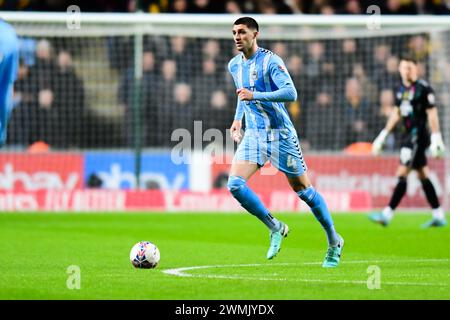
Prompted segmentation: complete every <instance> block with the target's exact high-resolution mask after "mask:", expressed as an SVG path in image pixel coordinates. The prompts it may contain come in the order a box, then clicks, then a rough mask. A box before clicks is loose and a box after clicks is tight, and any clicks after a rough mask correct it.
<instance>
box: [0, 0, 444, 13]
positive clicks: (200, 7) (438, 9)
mask: <svg viewBox="0 0 450 320" xmlns="http://www.w3.org/2000/svg"><path fill="white" fill-rule="evenodd" d="M72 4H73V1H69V0H25V1H15V0H4V1H0V10H29V11H66V9H67V7H69V6H70V5H72ZM370 5H377V6H379V7H380V9H381V13H382V14H449V13H450V2H449V1H447V0H387V1H381V0H359V1H358V0H349V1H346V0H119V1H117V0H92V1H86V2H84V3H81V4H79V7H80V9H81V11H83V12H134V11H136V10H142V11H144V12H149V13H163V12H164V13H232V14H242V13H252V14H255V13H261V14H293V13H294V14H298V13H303V14H364V13H366V8H367V7H368V6H370Z"/></svg>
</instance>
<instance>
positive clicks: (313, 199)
mask: <svg viewBox="0 0 450 320" xmlns="http://www.w3.org/2000/svg"><path fill="white" fill-rule="evenodd" d="M297 195H298V196H299V197H300V199H302V200H303V201H305V203H306V204H307V205H308V206H310V207H314V206H316V204H317V201H318V200H320V194H319V193H317V191H316V189H315V188H314V187H313V186H309V187H308V188H306V189H303V190H301V191H298V192H297Z"/></svg>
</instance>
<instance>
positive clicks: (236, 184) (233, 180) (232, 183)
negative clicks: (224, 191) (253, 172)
mask: <svg viewBox="0 0 450 320" xmlns="http://www.w3.org/2000/svg"><path fill="white" fill-rule="evenodd" d="M246 183H247V182H246V181H245V179H244V178H242V177H239V176H229V177H228V183H227V187H228V190H229V191H230V192H231V194H232V195H233V196H234V197H236V196H238V195H239V193H240V191H241V190H242V189H243V188H244V187H245V185H246Z"/></svg>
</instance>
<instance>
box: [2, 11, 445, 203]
mask: <svg viewBox="0 0 450 320" xmlns="http://www.w3.org/2000/svg"><path fill="white" fill-rule="evenodd" d="M0 17H1V18H3V19H5V20H6V21H9V22H10V23H11V24H12V25H13V26H14V27H15V28H16V30H17V33H18V35H19V36H20V70H19V77H18V81H17V82H16V85H15V95H14V109H13V112H12V116H11V119H10V123H9V132H8V142H7V146H6V147H5V148H4V149H2V151H1V152H2V153H1V154H0V209H1V210H8V209H10V210H16V209H17V210H20V209H24V208H25V209H35V208H38V209H44V210H59V209H61V210H72V209H73V210H78V209H80V210H83V209H86V208H87V209H91V208H94V209H95V208H103V209H104V208H106V209H111V210H114V209H117V208H120V209H127V208H131V209H133V208H134V209H139V208H141V207H140V205H142V208H147V207H146V205H148V207H151V203H153V202H152V201H153V200H148V198H145V197H143V196H142V195H140V194H141V193H142V192H145V191H148V190H150V191H151V192H153V193H151V194H153V195H154V194H156V193H155V192H156V191H158V192H161V191H162V193H163V195H162V196H152V197H150V198H151V199H153V198H154V197H156V198H158V199H159V200H158V201H156V202H155V203H157V204H155V205H154V206H155V207H157V208H158V209H167V210H171V209H173V210H176V209H177V208H178V209H179V210H183V209H186V210H189V209H192V210H198V209H199V208H200V209H201V208H207V209H211V210H232V209H236V207H235V206H234V204H232V202H233V201H234V199H231V200H230V199H229V198H224V197H227V196H226V195H221V196H220V197H219V196H218V198H214V197H212V196H211V194H216V193H218V194H221V192H222V191H224V190H226V179H227V172H228V169H229V165H230V159H231V158H232V156H233V151H234V150H235V148H236V146H233V145H232V144H231V143H230V141H229V138H227V137H228V133H227V132H226V130H227V128H229V126H230V125H231V122H232V120H233V116H234V112H235V107H236V93H235V87H234V83H233V81H232V79H231V77H230V75H229V73H228V71H227V64H228V61H229V60H230V59H231V58H232V57H233V56H234V55H236V54H237V52H236V50H235V49H234V44H233V40H232V34H231V27H232V24H233V22H234V20H235V19H236V18H237V17H235V16H228V15H182V16H180V15H170V14H161V15H145V14H87V13H86V14H85V13H81V14H80V15H79V16H78V17H77V18H76V19H75V18H74V17H73V16H70V15H66V14H46V13H34V14H33V13H8V12H3V13H0ZM78 18H79V19H80V20H77V19H78ZM256 18H257V20H258V21H259V23H260V36H259V40H258V44H259V46H261V47H264V48H267V49H270V50H272V51H273V52H274V53H276V54H278V55H279V56H280V57H281V58H282V59H283V60H284V62H285V63H286V66H287V68H288V70H289V72H290V74H291V76H292V78H293V81H294V83H295V85H296V88H297V90H298V93H299V97H298V99H297V101H295V102H292V103H287V104H286V109H287V110H288V112H289V114H290V116H291V119H292V121H293V123H294V125H295V127H296V129H297V131H298V133H299V137H300V142H301V146H302V149H303V153H304V156H305V160H306V162H307V165H308V168H309V169H308V170H309V175H310V177H311V179H312V181H313V183H314V185H315V186H316V187H317V188H318V189H320V190H322V191H323V193H324V194H325V197H326V198H327V200H328V202H329V203H330V206H331V207H332V208H333V209H334V210H340V211H352V210H371V209H372V208H380V207H383V206H385V205H386V204H387V202H388V200H389V198H390V195H391V191H392V188H393V187H394V186H395V184H396V178H395V176H394V175H395V169H396V167H397V165H398V163H399V138H398V132H397V131H395V132H394V133H393V134H391V135H390V136H389V138H388V140H387V143H386V147H385V150H384V152H383V154H382V155H381V156H379V157H373V156H371V155H370V150H369V148H370V144H369V143H370V142H372V141H373V139H374V138H375V137H376V135H377V134H378V133H379V131H380V130H381V129H382V128H383V126H384V124H385V122H386V119H387V116H388V114H389V112H390V111H391V110H392V108H393V102H394V95H393V92H392V89H393V88H394V87H395V86H396V85H397V84H398V83H399V81H400V79H399V75H398V61H399V57H400V56H401V55H403V54H409V55H411V56H413V57H415V58H416V59H417V61H418V62H419V64H418V65H419V72H420V77H421V78H424V79H426V80H427V81H428V82H429V83H430V84H431V85H432V87H433V88H434V90H435V92H436V101H437V106H438V110H439V116H440V125H441V131H442V134H443V138H444V141H445V142H446V144H447V146H448V147H450V118H449V117H450V111H449V107H450V58H449V57H450V23H449V21H446V20H444V19H440V17H427V18H426V19H423V17H389V18H384V17H383V18H380V20H379V21H378V20H377V21H376V24H375V25H374V24H373V23H374V21H371V20H370V19H371V18H370V17H365V16H353V17H349V16H346V17H340V16H331V17H324V16H297V15H293V16H283V17H281V16H257V17H256ZM177 129H186V130H187V131H180V130H177ZM210 129H217V130H212V131H211V130H210ZM180 132H181V133H180ZM186 132H189V133H190V135H189V136H188V139H187V140H184V141H183V146H184V147H185V151H186V150H193V152H192V153H190V155H189V156H187V157H186V155H183V156H182V160H181V161H176V159H174V155H175V158H177V159H178V160H179V157H178V156H179V154H178V151H179V146H180V139H179V138H180V136H183V134H184V133H186ZM183 137H184V136H183ZM220 140H221V141H220ZM205 154H208V155H211V158H212V161H209V160H210V159H209V157H205ZM207 158H208V159H207ZM428 159H429V165H430V168H431V180H432V181H433V182H434V183H435V186H436V189H437V192H438V195H439V197H440V199H441V202H442V203H443V204H444V205H445V207H446V209H448V208H449V203H448V202H449V201H448V199H449V197H450V163H449V161H450V160H449V158H448V156H446V157H445V158H444V159H437V160H436V159H431V157H429V158H428ZM264 173H266V174H264ZM272 173H273V172H271V171H270V170H267V171H266V172H264V171H262V172H261V173H260V174H259V173H258V174H257V175H256V176H255V177H254V178H253V179H252V181H251V182H250V185H251V186H252V187H253V188H255V190H257V191H258V193H260V194H261V196H262V197H263V199H264V201H266V202H267V203H269V204H268V205H269V206H270V207H271V208H274V210H278V211H293V210H297V209H298V208H302V207H301V204H300V203H299V200H298V199H297V198H296V195H295V194H292V193H288V190H289V186H288V184H287V182H286V179H285V177H284V176H283V175H282V174H279V173H278V174H272ZM86 190H89V192H90V193H86ZM106 191H108V192H109V191H111V192H109V193H107V194H108V197H106V198H102V197H101V196H99V197H97V198H96V197H94V198H92V194H100V195H101V194H103V193H102V192H106ZM179 191H181V193H179ZM77 192H78V193H77ZM196 192H202V193H203V194H207V196H199V195H197V194H196ZM225 193H226V192H225ZM30 194H31V195H33V197H34V198H33V197H31V198H27V197H25V196H26V195H30ZM111 194H112V196H111ZM130 194H131V196H130ZM180 194H182V195H184V196H183V197H181V196H180ZM21 196H23V198H20V197H21ZM52 197H53V198H52ZM76 197H79V198H80V199H81V200H80V199H78V198H76ZM50 198H51V199H53V200H51V201H50V203H51V204H50V205H49V204H48V203H47V202H46V201H49V200H48V199H50ZM129 198H130V199H131V198H132V199H134V198H139V199H138V200H133V201H137V202H139V204H136V205H133V204H132V203H134V202H133V201H132V200H130V199H129ZM55 199H56V200H55ZM77 199H78V200H77ZM86 199H88V200H86ZM146 199H147V200H146ZM161 199H162V200H161ZM167 199H169V200H170V201H171V202H170V204H167V201H168V200H167ZM211 199H215V200H211ZM33 201H34V202H33ZM42 201H43V203H47V204H41V202H42ZM76 201H79V202H77V203H78V205H76V204H73V203H75V202H76ZM86 201H87V202H88V204H86ZM164 201H166V202H164ZM91 202H93V203H94V204H92V203H91ZM97 202H98V203H100V204H98V203H97ZM205 202H206V203H208V206H207V207H202V203H205ZM80 203H81V204H80ZM95 203H97V204H95ZM127 203H131V204H130V205H127ZM96 205H98V207H96ZM417 208H419V209H426V208H428V204H427V202H426V200H425V197H424V195H423V191H422V187H421V184H420V182H419V180H418V179H417V177H416V176H415V175H414V174H412V175H411V176H410V177H409V179H408V191H407V195H406V197H405V198H404V199H403V201H402V203H401V205H400V209H417ZM87 209H86V210H87Z"/></svg>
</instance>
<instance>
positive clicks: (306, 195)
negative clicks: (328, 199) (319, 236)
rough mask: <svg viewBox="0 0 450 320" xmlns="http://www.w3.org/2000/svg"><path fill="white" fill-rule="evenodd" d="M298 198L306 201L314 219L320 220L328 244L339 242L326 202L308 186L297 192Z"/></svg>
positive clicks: (332, 244)
mask: <svg viewBox="0 0 450 320" xmlns="http://www.w3.org/2000/svg"><path fill="white" fill-rule="evenodd" d="M297 194H298V196H299V197H300V199H302V200H303V201H305V202H306V204H307V205H308V206H309V207H310V208H311V211H312V212H313V213H314V216H315V217H316V219H317V220H318V221H319V222H320V224H321V225H322V227H323V228H324V229H325V232H326V233H327V238H328V244H329V245H331V246H334V245H337V244H338V242H339V237H338V235H337V233H336V230H334V225H333V219H332V218H331V214H330V212H329V211H328V208H327V204H326V203H325V200H324V199H323V197H322V196H321V195H320V193H318V192H317V191H316V189H314V187H313V186H310V187H308V188H306V189H303V190H300V191H298V192H297Z"/></svg>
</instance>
